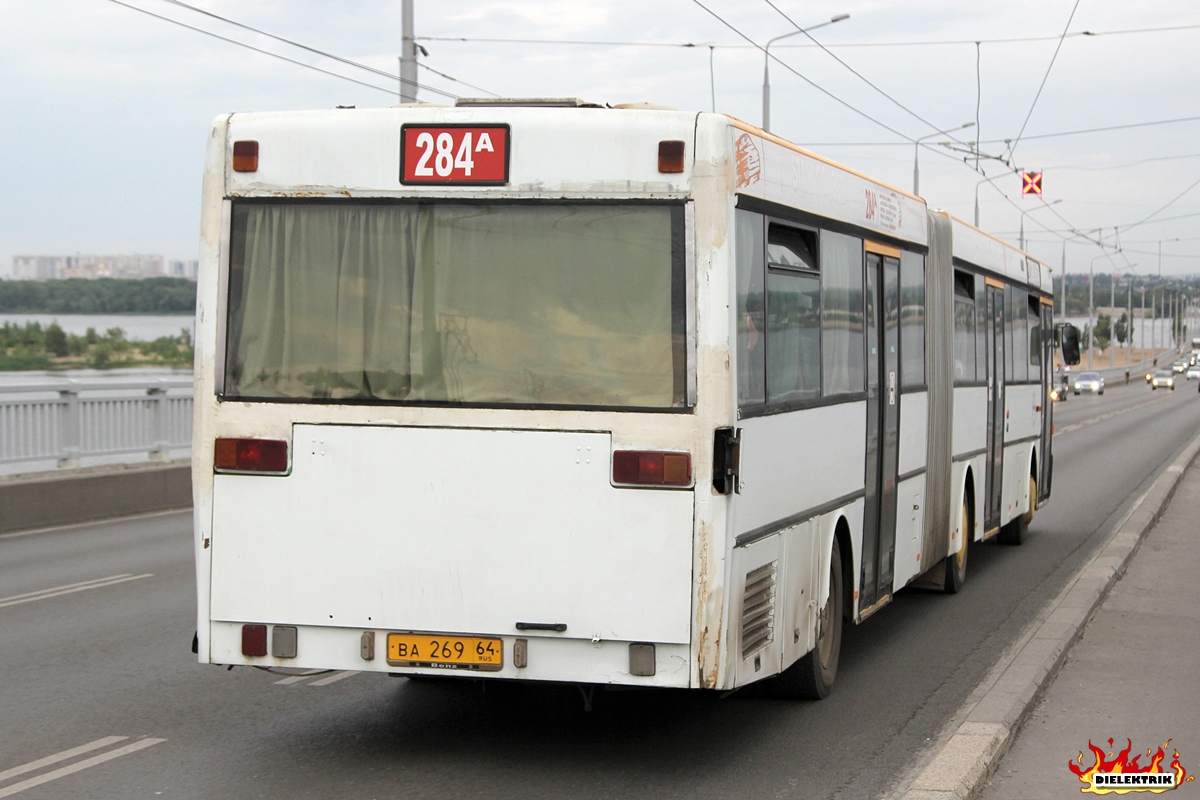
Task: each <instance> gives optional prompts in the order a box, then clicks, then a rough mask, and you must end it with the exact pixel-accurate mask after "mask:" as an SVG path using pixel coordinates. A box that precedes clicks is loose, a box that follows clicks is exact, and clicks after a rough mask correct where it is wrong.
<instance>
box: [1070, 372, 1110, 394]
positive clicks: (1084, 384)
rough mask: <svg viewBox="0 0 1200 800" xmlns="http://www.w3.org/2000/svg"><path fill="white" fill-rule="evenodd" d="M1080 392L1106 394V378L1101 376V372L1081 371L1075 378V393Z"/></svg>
mask: <svg viewBox="0 0 1200 800" xmlns="http://www.w3.org/2000/svg"><path fill="white" fill-rule="evenodd" d="M1080 392H1093V393H1094V394H1104V378H1101V377H1100V373H1099V372H1081V373H1079V375H1078V376H1077V377H1076V378H1075V394H1079V393H1080Z"/></svg>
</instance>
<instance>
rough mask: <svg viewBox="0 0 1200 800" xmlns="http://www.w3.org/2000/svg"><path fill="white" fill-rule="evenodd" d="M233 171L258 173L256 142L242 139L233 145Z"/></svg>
mask: <svg viewBox="0 0 1200 800" xmlns="http://www.w3.org/2000/svg"><path fill="white" fill-rule="evenodd" d="M233 171H234V172H257V171H258V142H256V141H254V140H253V139H244V140H242V141H240V142H234V143H233Z"/></svg>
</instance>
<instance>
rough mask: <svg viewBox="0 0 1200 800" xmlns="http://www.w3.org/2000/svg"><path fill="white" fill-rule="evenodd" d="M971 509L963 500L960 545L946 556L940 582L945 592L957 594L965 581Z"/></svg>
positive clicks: (969, 541) (969, 540) (969, 542)
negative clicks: (942, 577)
mask: <svg viewBox="0 0 1200 800" xmlns="http://www.w3.org/2000/svg"><path fill="white" fill-rule="evenodd" d="M970 530H971V510H970V509H969V508H968V507H967V501H966V500H964V501H963V507H962V547H960V548H959V550H958V552H957V553H955V554H954V555H951V556H947V557H946V579H945V581H943V583H942V590H943V591H944V592H946V594H958V593H959V591H960V590H961V589H962V587H963V584H964V583H966V582H967V550H968V545H970V544H971V534H970Z"/></svg>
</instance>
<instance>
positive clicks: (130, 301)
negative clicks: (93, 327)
mask: <svg viewBox="0 0 1200 800" xmlns="http://www.w3.org/2000/svg"><path fill="white" fill-rule="evenodd" d="M195 310H196V284H195V283H194V282H193V281H189V280H187V279H185V278H143V279H141V280H117V279H115V278H99V279H97V280H63V281H0V313H3V314H192V313H195Z"/></svg>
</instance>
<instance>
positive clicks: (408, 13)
mask: <svg viewBox="0 0 1200 800" xmlns="http://www.w3.org/2000/svg"><path fill="white" fill-rule="evenodd" d="M400 26H401V29H402V30H401V38H400V41H401V44H400V102H401V103H415V102H417V41H416V39H415V38H413V0H400Z"/></svg>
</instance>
